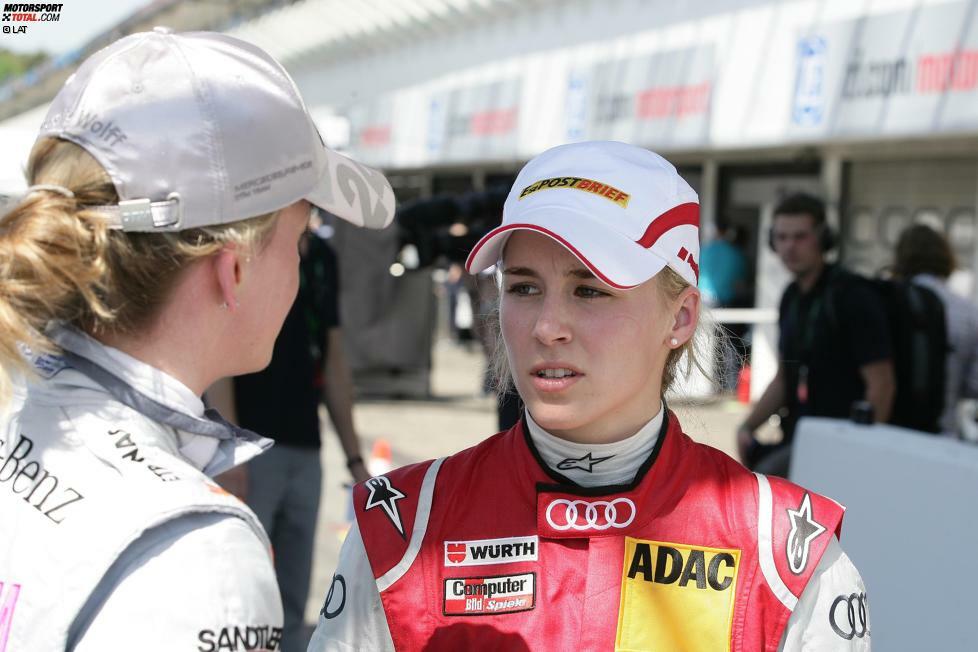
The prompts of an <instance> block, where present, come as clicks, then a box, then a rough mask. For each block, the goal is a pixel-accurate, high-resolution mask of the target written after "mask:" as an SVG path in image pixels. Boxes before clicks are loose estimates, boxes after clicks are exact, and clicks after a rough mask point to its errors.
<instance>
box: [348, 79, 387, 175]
mask: <svg viewBox="0 0 978 652" xmlns="http://www.w3.org/2000/svg"><path fill="white" fill-rule="evenodd" d="M346 115H347V117H348V118H349V120H350V148H351V149H352V150H353V151H354V152H355V153H356V155H357V160H361V161H364V162H366V163H376V162H381V163H386V162H387V161H389V160H390V159H391V158H392V157H393V155H394V151H393V147H394V139H395V135H394V99H393V97H392V96H384V97H380V98H378V99H377V100H375V101H373V102H365V103H361V104H357V105H355V106H352V107H350V108H349V109H348V110H347V111H346Z"/></svg>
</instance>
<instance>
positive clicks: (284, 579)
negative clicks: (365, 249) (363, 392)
mask: <svg viewBox="0 0 978 652" xmlns="http://www.w3.org/2000/svg"><path fill="white" fill-rule="evenodd" d="M314 226H315V225H314ZM299 246H300V252H301V261H302V262H301V263H300V266H299V291H298V293H297V295H296V299H295V302H294V303H293V304H292V308H291V309H290V310H289V313H288V315H287V316H286V318H285V323H284V324H283V325H282V330H281V332H280V333H279V336H278V338H277V339H276V340H275V348H274V350H273V352H272V361H271V363H270V364H269V365H268V366H267V367H265V369H263V370H261V371H259V372H257V373H253V374H246V375H243V376H237V377H235V378H234V379H233V381H231V380H229V379H224V380H222V381H220V382H219V383H218V384H217V385H216V386H215V387H213V388H212V389H210V390H208V397H209V398H210V399H211V400H212V401H213V402H214V404H215V406H216V407H218V408H219V409H220V411H221V413H222V414H225V415H226V416H227V418H228V419H230V420H231V421H234V422H235V423H237V424H238V425H239V426H241V427H243V428H247V429H248V430H252V431H254V432H260V433H263V434H265V435H267V436H269V437H271V438H272V439H274V440H275V446H274V447H272V448H271V450H269V451H267V452H266V453H265V454H264V455H262V456H260V457H257V458H255V459H253V460H251V461H250V462H249V463H248V464H247V465H242V466H239V467H236V468H235V469H234V470H232V471H230V472H229V473H227V474H225V475H223V476H221V477H219V478H218V481H219V482H221V483H222V485H223V486H224V487H225V488H226V489H228V490H229V491H232V492H233V493H235V495H238V496H239V497H240V498H242V499H243V500H245V502H247V503H248V506H249V507H251V509H252V510H254V512H255V515H256V516H257V517H258V520H259V521H261V524H262V526H263V527H264V528H265V531H266V532H267V533H268V536H269V538H270V539H271V542H272V548H273V549H274V550H275V574H276V577H277V578H278V586H279V592H280V594H281V596H282V606H283V609H284V614H285V626H284V628H283V634H282V650H283V652H296V651H301V650H305V649H306V644H307V643H308V640H306V639H305V638H304V637H303V624H304V616H305V611H306V602H307V601H308V599H309V582H310V579H311V577H312V563H313V551H314V545H315V535H316V523H317V521H318V515H319V502H320V496H321V494H322V486H323V483H322V475H323V471H322V461H321V456H320V448H321V440H320V427H319V404H320V402H322V403H323V404H325V406H326V411H327V413H328V414H329V418H330V421H331V422H332V424H333V429H334V431H335V432H336V434H337V436H338V438H339V441H340V445H341V446H342V448H343V452H344V453H345V455H346V465H347V468H348V469H349V471H350V474H351V475H352V477H353V480H354V481H355V482H363V481H365V480H367V479H368V478H369V477H370V475H369V473H368V472H367V469H366V466H365V463H364V459H363V457H362V455H361V447H360V440H359V437H358V436H357V433H356V430H355V428H354V425H353V381H352V376H351V373H350V368H349V366H348V364H347V362H346V356H345V355H344V350H343V346H344V344H343V331H342V329H341V328H340V315H339V269H338V267H337V261H336V254H335V253H334V252H333V249H332V247H331V246H330V244H329V242H328V241H327V240H325V239H324V238H322V237H320V236H319V235H318V234H317V231H316V230H315V228H313V229H311V230H307V231H306V233H305V234H304V235H303V237H302V239H301V241H300V245H299Z"/></svg>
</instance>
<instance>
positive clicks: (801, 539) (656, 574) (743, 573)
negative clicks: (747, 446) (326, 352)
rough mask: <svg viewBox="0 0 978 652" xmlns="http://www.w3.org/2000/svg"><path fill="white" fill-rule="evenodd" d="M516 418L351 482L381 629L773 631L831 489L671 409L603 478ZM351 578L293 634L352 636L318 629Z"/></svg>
mask: <svg viewBox="0 0 978 652" xmlns="http://www.w3.org/2000/svg"><path fill="white" fill-rule="evenodd" d="M524 429H525V426H524V425H523V424H522V423H521V424H518V425H517V426H515V427H514V428H513V429H511V430H509V431H508V432H504V433H500V434H498V435H495V436H494V437H491V438H490V439H488V440H486V441H485V442H483V443H482V444H480V445H478V446H475V447H473V448H470V449H468V450H465V451H462V452H461V453H458V454H456V455H453V456H451V457H449V458H445V459H442V460H435V461H433V462H425V463H421V464H416V465H413V466H408V467H405V468H402V469H399V470H397V471H394V472H392V473H390V474H388V475H387V476H379V477H377V478H372V479H371V480H369V481H368V482H366V483H364V484H361V485H358V486H357V487H356V488H355V490H354V496H353V503H354V507H355V511H356V519H357V526H358V527H359V533H360V535H362V540H363V548H364V549H365V551H366V557H367V559H368V560H369V567H370V569H371V570H372V574H373V577H374V578H375V579H376V583H377V590H379V595H380V602H382V606H383V613H384V614H385V615H386V619H387V624H388V625H389V632H390V641H389V642H388V643H386V644H385V647H387V646H389V645H390V643H391V642H392V643H393V647H394V648H395V649H397V650H465V649H500V650H502V649H505V650H612V649H615V650H733V651H741V650H744V651H756V650H776V649H778V645H779V642H780V641H781V639H782V635H783V633H784V631H785V626H786V623H787V622H788V619H789V617H790V616H791V613H792V610H793V609H794V608H795V605H796V603H797V602H798V599H799V596H801V595H802V592H803V591H804V589H805V587H806V585H807V584H808V582H809V580H810V578H811V577H812V574H813V572H814V571H815V569H816V566H817V565H818V564H819V560H820V559H821V557H822V555H823V553H824V552H825V551H826V549H827V547H828V546H829V545H830V543H832V542H834V541H835V537H834V536H833V535H835V536H836V537H837V536H838V534H839V532H840V527H841V522H842V516H843V508H842V507H841V506H840V505H838V504H837V503H835V502H834V501H832V500H829V499H827V498H824V497H822V496H819V495H817V494H814V493H811V492H808V491H806V490H805V489H803V488H801V487H798V486H796V485H794V484H791V483H790V482H787V481H785V480H781V479H778V478H770V479H769V478H767V477H765V476H759V475H755V474H753V473H751V472H750V471H748V470H746V469H745V468H744V467H742V466H741V465H740V464H738V463H736V462H735V461H733V460H732V459H730V458H729V457H728V456H726V455H725V454H723V453H722V452H720V451H718V450H716V449H714V448H711V447H709V446H705V445H701V444H697V443H695V442H693V441H692V440H691V439H690V438H689V437H687V436H686V435H685V434H684V433H683V432H682V430H681V428H680V425H679V423H678V421H677V419H676V418H675V416H674V415H672V414H671V413H667V415H666V418H665V419H664V422H663V426H662V430H661V432H660V435H659V438H658V440H657V443H656V446H655V449H654V450H653V453H652V454H651V455H650V457H649V459H648V460H647V461H646V462H645V464H643V466H642V467H641V468H640V469H639V472H638V474H637V476H636V479H635V480H634V481H633V482H632V483H631V484H629V485H620V486H611V487H598V488H595V487H591V488H583V487H580V486H578V485H576V484H574V483H572V482H570V481H569V480H567V479H566V478H564V477H563V476H561V475H560V474H559V473H557V472H555V471H553V470H551V469H549V468H548V467H546V466H545V464H544V463H543V461H542V460H541V459H540V458H539V456H538V454H537V453H536V449H535V448H534V447H533V444H532V441H531V440H530V438H529V437H528V436H527V435H526V433H525V432H524ZM833 545H834V546H835V548H836V549H838V544H837V543H833ZM361 554H362V553H361ZM846 563H848V560H847V559H846ZM850 566H851V565H850ZM342 568H343V561H342V559H341V571H342ZM857 578H858V575H857ZM357 589H358V587H355V586H348V585H347V581H346V580H345V579H344V578H343V577H342V575H340V573H339V572H338V574H337V575H336V576H334V580H333V586H332V588H331V590H330V595H329V596H327V599H326V604H324V606H323V611H322V612H321V618H320V628H319V630H317V633H316V637H314V639H313V642H312V644H311V646H310V650H317V649H340V650H348V649H368V648H369V645H367V646H364V644H363V643H362V642H360V641H359V639H357V638H356V637H355V636H353V637H350V638H348V639H347V641H346V642H343V641H342V640H340V639H338V638H334V637H332V636H330V635H329V631H328V630H329V627H330V621H329V619H331V618H335V617H337V615H338V614H340V612H341V611H342V610H343V609H344V605H345V604H346V602H347V596H348V595H351V594H352V593H353V592H355V591H356V590H357ZM856 590H857V591H858V590H859V589H858V588H857V589H856ZM340 591H342V594H343V595H342V596H341V597H339V593H340ZM374 595H375V596H376V593H375V594H374ZM831 597H832V596H829V597H828V599H829V600H830V599H831ZM850 603H852V601H850ZM825 604H827V602H826V603H825ZM844 606H846V605H844ZM833 608H835V604H834V603H833ZM378 610H379V609H378ZM842 611H844V609H843V610H842ZM840 613H841V611H840ZM821 618H822V616H821V615H820V616H819V620H821ZM860 618H862V620H863V622H866V616H865V614H860ZM826 622H828V619H826ZM845 626H847V625H845ZM825 629H828V628H827V627H825ZM864 629H865V630H866V631H865V632H863V633H864V634H865V638H866V639H867V640H865V641H864V642H859V643H860V645H864V646H865V647H859V648H855V649H868V627H867V626H865V625H864ZM836 631H837V633H839V636H840V637H841V638H838V639H835V641H837V643H838V644H839V645H838V647H834V648H833V649H840V648H843V647H844V649H850V648H849V647H848V646H844V645H843V644H845V643H846V640H847V635H848V632H839V630H838V628H837V629H836ZM854 632H855V630H854ZM863 633H857V635H858V636H859V637H860V638H862V637H863V636H862V634H863ZM833 636H834V634H833ZM852 638H853V637H852V636H848V639H852ZM351 640H352V641H354V642H352V643H351V642H350V641H351ZM853 642H857V641H853ZM832 645H833V646H835V643H832ZM823 649H824V648H823Z"/></svg>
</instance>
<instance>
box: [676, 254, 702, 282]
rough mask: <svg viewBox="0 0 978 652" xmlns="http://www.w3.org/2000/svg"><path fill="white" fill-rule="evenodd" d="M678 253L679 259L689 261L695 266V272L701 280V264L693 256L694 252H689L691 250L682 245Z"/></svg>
mask: <svg viewBox="0 0 978 652" xmlns="http://www.w3.org/2000/svg"><path fill="white" fill-rule="evenodd" d="M677 255H678V256H679V260H681V261H683V262H685V263H689V266H690V267H691V268H693V274H695V275H696V279H697V280H699V278H700V266H699V265H697V264H696V259H695V258H693V254H691V253H689V251H687V250H686V247H680V248H679V253H678V254H677Z"/></svg>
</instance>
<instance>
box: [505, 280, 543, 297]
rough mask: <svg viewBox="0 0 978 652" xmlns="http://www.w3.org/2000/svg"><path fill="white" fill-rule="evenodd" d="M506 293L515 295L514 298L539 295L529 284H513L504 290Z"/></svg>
mask: <svg viewBox="0 0 978 652" xmlns="http://www.w3.org/2000/svg"><path fill="white" fill-rule="evenodd" d="M506 293H507V294H515V295H516V296H521V297H528V296H532V295H535V294H539V293H540V291H539V290H538V289H537V288H535V287H534V286H533V285H532V284H530V283H513V284H511V285H509V286H508V287H507V288H506Z"/></svg>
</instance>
